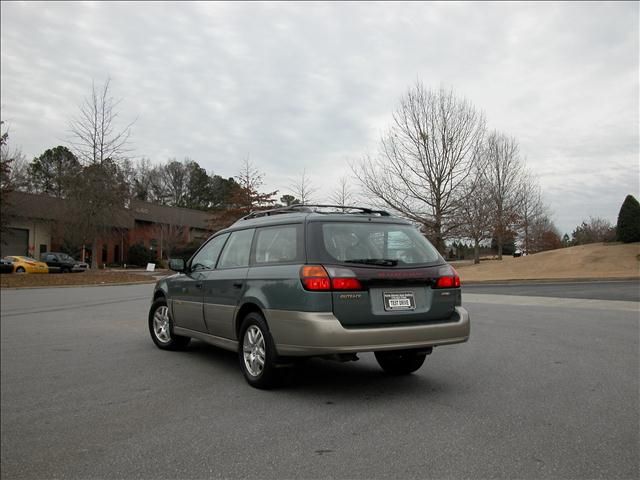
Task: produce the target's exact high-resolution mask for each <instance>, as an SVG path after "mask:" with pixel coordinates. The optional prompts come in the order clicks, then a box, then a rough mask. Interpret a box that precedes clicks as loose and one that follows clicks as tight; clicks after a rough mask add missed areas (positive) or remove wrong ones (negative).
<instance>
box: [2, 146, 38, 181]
mask: <svg viewBox="0 0 640 480" xmlns="http://www.w3.org/2000/svg"><path fill="white" fill-rule="evenodd" d="M0 159H1V160H0V161H2V162H3V163H6V164H7V165H9V164H11V168H10V169H9V170H8V172H7V175H8V177H7V180H8V182H9V184H10V185H11V188H13V189H14V190H19V191H23V192H29V191H31V190H32V185H31V182H30V181H29V162H28V161H27V157H25V156H24V153H22V150H21V149H19V148H13V149H11V150H9V148H8V147H7V145H3V147H2V148H0Z"/></svg>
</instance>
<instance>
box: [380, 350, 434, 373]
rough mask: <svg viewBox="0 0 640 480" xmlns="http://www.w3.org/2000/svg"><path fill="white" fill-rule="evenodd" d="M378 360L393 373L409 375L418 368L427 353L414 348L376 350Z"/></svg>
mask: <svg viewBox="0 0 640 480" xmlns="http://www.w3.org/2000/svg"><path fill="white" fill-rule="evenodd" d="M375 356H376V360H377V361H378V364H379V365H380V367H382V369H383V370H384V371H385V372H387V373H390V374H392V375H407V374H409V373H413V372H415V371H416V370H418V369H419V368H420V367H421V366H422V364H423V363H424V360H425V358H426V357H427V354H426V353H424V352H415V351H412V350H396V351H391V352H375Z"/></svg>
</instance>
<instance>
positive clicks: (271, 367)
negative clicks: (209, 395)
mask: <svg viewBox="0 0 640 480" xmlns="http://www.w3.org/2000/svg"><path fill="white" fill-rule="evenodd" d="M238 360H239V361H240V369H241V370H242V373H243V374H244V378H245V379H246V380H247V382H248V383H249V385H251V386H252V387H255V388H260V389H269V388H272V387H274V386H275V385H276V384H277V382H278V380H279V372H278V371H277V369H276V361H275V360H276V348H275V344H274V342H273V338H272V337H271V333H270V332H269V328H268V327H267V322H266V321H265V320H264V317H263V316H262V315H261V314H259V313H257V312H251V313H249V314H248V315H247V316H246V317H244V320H243V321H242V325H241V326H240V342H239V349H238Z"/></svg>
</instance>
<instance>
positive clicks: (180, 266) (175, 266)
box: [169, 258, 187, 272]
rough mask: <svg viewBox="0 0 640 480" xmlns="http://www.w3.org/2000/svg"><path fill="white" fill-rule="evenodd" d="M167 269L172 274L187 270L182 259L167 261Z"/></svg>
mask: <svg viewBox="0 0 640 480" xmlns="http://www.w3.org/2000/svg"><path fill="white" fill-rule="evenodd" d="M169 269H170V270H173V271H174V272H184V271H185V270H186V269H187V265H186V264H185V262H184V258H171V259H169Z"/></svg>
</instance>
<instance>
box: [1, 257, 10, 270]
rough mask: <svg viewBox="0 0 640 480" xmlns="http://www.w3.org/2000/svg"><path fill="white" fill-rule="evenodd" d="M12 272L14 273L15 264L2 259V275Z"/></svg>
mask: <svg viewBox="0 0 640 480" xmlns="http://www.w3.org/2000/svg"><path fill="white" fill-rule="evenodd" d="M11 272H13V262H12V261H11V260H6V259H4V258H0V273H11Z"/></svg>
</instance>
